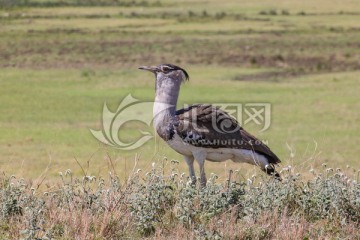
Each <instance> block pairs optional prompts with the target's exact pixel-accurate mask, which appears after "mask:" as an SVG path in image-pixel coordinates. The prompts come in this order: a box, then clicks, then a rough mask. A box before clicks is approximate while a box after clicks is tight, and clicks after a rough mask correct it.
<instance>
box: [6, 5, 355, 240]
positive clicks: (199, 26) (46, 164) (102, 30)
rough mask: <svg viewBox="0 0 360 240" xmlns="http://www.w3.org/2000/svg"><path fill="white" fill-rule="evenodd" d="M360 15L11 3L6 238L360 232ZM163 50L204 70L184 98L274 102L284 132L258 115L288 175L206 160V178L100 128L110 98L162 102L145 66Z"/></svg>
mask: <svg viewBox="0 0 360 240" xmlns="http://www.w3.org/2000/svg"><path fill="white" fill-rule="evenodd" d="M359 16H360V3H359V2H357V1H353V0H341V1H340V0H333V1H331V3H329V1H325V0H318V1H310V0H304V1H290V0H284V1H278V0H267V1H250V0H245V1H235V0H233V1H230V0H227V1H215V0H206V1H198V0H194V1H190V0H189V1H188V0H181V1H176V2H175V1H170V0H159V1H115V0H108V1H105V0H103V1H90V0H76V1H75V0H64V1H50V0H29V1H21V0H13V1H10V0H0V172H4V173H2V174H1V175H0V208H1V211H0V220H1V221H0V239H19V238H24V239H35V238H37V239H124V238H131V239H141V238H144V237H149V238H154V239H185V238H191V239H195V238H198V239H220V238H225V239H338V238H340V239H359V229H360V228H359V222H360V220H359V216H360V213H359V209H360V207H359V206H360V204H359V177H360V176H359V171H358V170H359V169H360V164H359V160H358V156H359V153H360V147H359V144H358V143H359V136H360V125H359V122H360V114H359V109H360V101H359V92H360V85H359V76H360V22H359ZM159 63H174V64H177V65H180V66H182V67H184V68H185V69H186V70H187V71H188V72H189V74H190V81H189V82H187V83H186V84H184V85H183V87H182V92H181V95H180V99H179V107H181V106H183V105H184V104H191V103H200V102H206V103H242V104H245V103H253V102H260V103H270V104H271V110H272V111H271V127H270V129H268V130H267V131H265V132H261V133H260V132H259V126H256V125H254V124H248V125H245V126H244V127H245V128H246V129H248V130H249V131H250V132H252V133H254V135H256V136H258V137H259V138H261V139H264V140H265V141H267V143H268V144H269V146H270V147H271V148H272V149H273V151H274V152H275V153H276V154H277V155H278V156H279V157H280V158H281V159H282V164H281V165H280V166H279V171H281V172H282V174H283V176H284V181H283V182H282V183H280V182H277V181H274V180H273V179H271V178H268V177H266V176H265V177H264V176H263V175H262V173H259V172H258V170H257V169H256V168H255V167H252V166H245V165H240V164H233V163H231V162H226V163H206V170H207V174H208V176H209V179H210V181H209V184H208V186H207V187H206V188H205V189H197V188H194V187H193V186H191V185H190V184H189V183H188V182H187V175H186V174H185V175H182V173H183V172H185V173H186V172H187V169H186V164H184V163H183V161H182V158H181V156H180V155H178V154H177V153H175V152H174V151H172V150H171V149H170V148H169V147H168V146H167V145H166V144H165V143H164V142H162V141H161V140H160V139H158V138H154V139H152V140H151V141H149V142H147V143H146V144H145V145H144V146H142V147H141V148H138V149H136V150H133V151H123V150H119V149H116V148H112V147H109V146H106V145H104V144H102V143H100V142H99V141H97V140H96V139H95V138H94V137H93V136H92V135H91V133H90V130H89V129H101V117H102V109H103V105H104V103H107V105H108V106H109V108H110V110H112V111H115V110H116V109H117V107H118V105H119V103H120V102H121V100H122V99H123V98H124V97H125V96H127V95H128V94H132V96H134V97H135V98H138V99H140V100H142V101H152V99H153V97H154V79H153V76H152V75H149V74H146V73H144V72H141V71H138V70H137V68H138V67H139V66H141V65H155V64H159ZM147 111H151V109H144V110H143V111H140V112H139V113H138V114H143V113H145V112H147ZM139 129H141V130H146V131H153V130H152V128H151V127H147V126H144V125H143V124H141V123H139V122H133V123H129V124H127V125H125V127H124V128H122V129H121V132H120V135H121V138H122V139H124V140H126V141H131V140H136V139H137V138H138V137H140V133H139ZM153 162H155V164H154V166H155V167H153V166H152V163H153ZM289 165H291V167H288V166H289ZM338 168H341V169H342V170H340V169H338ZM138 169H141V170H142V171H140V170H138ZM229 170H234V171H233V175H232V177H229ZM109 172H110V174H109ZM211 173H215V174H216V175H213V174H211ZM59 175H60V176H59ZM210 176H211V177H210ZM216 176H219V177H220V178H219V179H218V180H216V178H217V177H216ZM22 178H24V179H25V180H24V179H22ZM204 206H205V207H204Z"/></svg>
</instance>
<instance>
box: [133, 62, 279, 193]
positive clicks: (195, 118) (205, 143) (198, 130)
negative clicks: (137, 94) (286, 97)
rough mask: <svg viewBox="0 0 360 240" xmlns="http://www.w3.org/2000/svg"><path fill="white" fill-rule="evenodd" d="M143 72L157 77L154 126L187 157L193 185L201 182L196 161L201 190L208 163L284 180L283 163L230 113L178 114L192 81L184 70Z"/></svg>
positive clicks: (190, 110)
mask: <svg viewBox="0 0 360 240" xmlns="http://www.w3.org/2000/svg"><path fill="white" fill-rule="evenodd" d="M139 69H140V70H145V71H149V72H152V73H153V74H154V75H155V101H154V106H153V126H154V128H155V130H156V132H157V134H158V135H159V136H160V137H161V138H162V139H163V140H164V141H165V142H166V143H167V144H168V145H169V146H170V147H171V148H172V149H173V150H175V151H176V152H178V153H179V154H181V155H183V157H184V159H185V162H186V163H187V165H188V168H189V177H190V179H191V182H192V183H193V184H196V181H197V179H196V175H195V170H194V161H197V162H198V164H199V167H200V186H201V187H205V186H206V182H207V179H206V174H205V161H206V160H208V161H212V162H223V161H226V160H232V161H234V162H239V163H249V164H252V165H256V166H258V167H260V169H261V170H262V171H264V172H265V173H267V174H269V175H272V176H273V177H275V178H276V179H278V180H281V177H280V175H279V173H278V172H277V171H276V170H275V165H277V164H278V163H280V162H281V161H280V159H279V158H278V157H277V156H276V155H275V154H274V153H273V152H272V151H271V150H270V148H269V147H268V146H267V145H265V144H264V143H263V142H262V141H260V140H259V139H257V138H256V137H255V136H253V135H251V134H250V133H248V132H247V131H246V130H245V129H244V128H243V127H242V126H241V125H240V124H239V123H238V122H237V120H236V119H235V118H233V117H232V116H231V115H230V114H228V113H227V112H226V111H224V110H222V109H220V108H219V107H216V106H214V105H211V104H193V105H189V106H187V107H186V108H183V109H179V110H176V105H177V101H178V97H179V92H180V86H181V85H182V83H184V82H185V81H187V80H189V74H188V73H187V72H186V71H185V70H184V69H183V68H181V67H179V66H176V65H173V64H160V65H158V66H141V67H139Z"/></svg>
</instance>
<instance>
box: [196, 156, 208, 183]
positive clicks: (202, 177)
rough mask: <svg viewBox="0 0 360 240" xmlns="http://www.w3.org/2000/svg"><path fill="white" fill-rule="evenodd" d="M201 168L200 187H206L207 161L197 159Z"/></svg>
mask: <svg viewBox="0 0 360 240" xmlns="http://www.w3.org/2000/svg"><path fill="white" fill-rule="evenodd" d="M196 160H197V162H198V163H199V166H200V186H201V187H205V186H206V181H207V180H206V174H205V166H204V165H205V159H201V160H198V159H196Z"/></svg>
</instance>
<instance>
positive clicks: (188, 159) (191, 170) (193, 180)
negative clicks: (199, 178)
mask: <svg viewBox="0 0 360 240" xmlns="http://www.w3.org/2000/svg"><path fill="white" fill-rule="evenodd" d="M184 159H185V161H186V164H187V165H188V167H189V173H190V179H191V184H193V185H195V184H196V176H195V170H194V157H193V156H184Z"/></svg>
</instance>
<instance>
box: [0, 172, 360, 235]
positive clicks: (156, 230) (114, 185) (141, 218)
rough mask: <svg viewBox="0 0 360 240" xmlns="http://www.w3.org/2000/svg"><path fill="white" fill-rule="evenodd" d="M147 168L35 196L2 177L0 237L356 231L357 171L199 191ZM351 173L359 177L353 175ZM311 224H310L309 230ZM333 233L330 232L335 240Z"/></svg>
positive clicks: (234, 180)
mask: <svg viewBox="0 0 360 240" xmlns="http://www.w3.org/2000/svg"><path fill="white" fill-rule="evenodd" d="M163 171H164V170H163V169H161V168H156V167H153V169H152V170H151V171H149V172H147V173H145V174H144V175H142V174H140V171H139V170H138V171H137V172H135V173H133V175H132V177H130V179H129V180H128V181H127V182H126V183H123V184H121V183H120V181H119V179H118V178H117V177H116V176H113V175H112V174H110V176H109V180H105V179H103V178H101V177H99V178H97V177H95V176H84V177H82V178H75V177H74V176H73V175H72V172H71V170H66V171H65V172H64V173H59V175H60V179H61V184H59V185H58V187H56V188H54V187H52V188H49V190H48V191H45V192H41V191H39V185H37V186H36V187H35V188H34V187H33V186H32V184H31V183H30V182H26V181H25V180H23V179H17V178H15V177H14V176H11V177H7V176H5V175H3V176H1V177H0V187H1V188H0V209H1V215H0V220H1V221H0V222H1V223H2V225H1V226H0V238H11V239H13V238H16V239H19V238H23V239H54V238H62V239H63V238H64V239H89V238H96V239H121V238H132V239H133V238H142V237H147V236H156V238H158V239H166V238H167V239H171V238H186V237H187V238H200V239H220V238H225V239H234V238H239V239H260V238H261V239H263V238H276V239H279V238H281V239H288V238H289V237H290V236H291V237H292V238H294V239H318V238H331V237H338V238H344V237H346V238H350V239H351V238H352V239H354V238H355V237H356V236H359V234H360V230H359V229H360V182H359V179H358V177H359V172H357V173H356V172H355V177H354V178H350V177H348V176H347V175H345V174H344V173H343V172H342V171H341V170H340V169H336V170H333V169H331V168H327V167H326V166H324V169H322V170H320V171H319V172H316V171H315V170H311V172H312V174H313V178H312V179H310V180H308V181H304V180H302V178H301V176H300V174H297V173H294V172H293V170H292V169H291V167H288V168H284V169H283V170H282V171H281V174H282V177H283V181H282V182H280V181H277V180H275V179H272V178H269V177H267V176H264V175H261V176H260V177H258V176H253V177H252V178H251V179H247V180H246V181H241V180H239V179H240V175H238V172H235V173H234V174H233V176H232V177H230V178H229V179H227V181H226V182H225V183H219V182H218V180H217V176H216V175H212V176H211V177H210V178H209V180H208V183H207V186H206V187H205V188H203V189H201V188H200V189H199V188H198V187H196V186H193V185H192V184H191V181H189V180H188V178H187V177H186V176H185V175H184V174H182V175H179V174H178V172H177V170H176V169H173V170H172V171H171V172H170V173H169V174H164V173H163ZM356 174H357V175H356ZM310 225H311V226H310ZM334 234H335V235H334Z"/></svg>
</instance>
